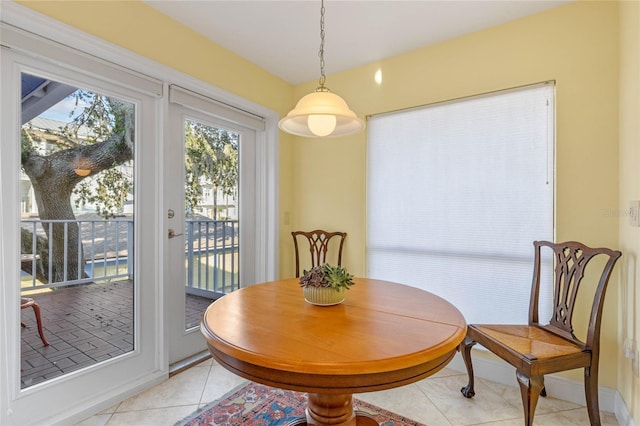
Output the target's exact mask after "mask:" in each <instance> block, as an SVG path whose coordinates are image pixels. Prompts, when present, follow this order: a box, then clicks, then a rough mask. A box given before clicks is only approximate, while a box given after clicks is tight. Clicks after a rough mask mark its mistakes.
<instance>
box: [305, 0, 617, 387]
mask: <svg viewBox="0 0 640 426" xmlns="http://www.w3.org/2000/svg"><path fill="white" fill-rule="evenodd" d="M327 54H328V55H330V54H331V52H330V50H329V51H328V52H327ZM378 67H379V68H380V69H381V70H382V74H383V83H382V85H381V86H377V85H376V84H375V83H374V80H373V75H374V72H375V71H376V69H378ZM552 79H553V80H556V84H557V85H556V89H557V90H556V93H557V96H556V107H557V112H556V115H557V142H556V145H557V181H556V185H557V194H556V207H557V216H556V225H557V231H556V235H557V240H559V241H563V240H574V239H575V240H579V241H582V242H584V243H585V244H588V245H593V246H601V245H602V246H607V247H612V248H617V247H618V223H619V218H618V216H616V215H612V214H611V213H610V212H615V211H617V210H618V205H619V204H618V144H617V139H618V5H617V3H615V2H577V3H572V4H569V5H566V6H563V7H560V8H557V9H553V10H550V11H548V12H544V13H541V14H538V15H534V16H531V17H527V18H524V19H520V20H517V21H513V22H511V23H507V24H504V25H500V26H496V27H493V28H490V29H487V30H484V31H480V32H477V33H474V34H470V35H467V36H464V37H460V38H457V39H454V40H450V41H446V42H443V43H440V44H437V45H433V46H428V47H425V48H422V49H419V50H416V51H413V52H410V53H407V54H404V55H400V56H397V57H393V58H389V59H385V60H382V61H381V62H380V63H377V64H370V65H367V66H364V67H360V68H357V69H353V70H349V71H346V72H342V73H339V74H334V75H330V76H329V77H328V78H327V86H328V87H329V88H330V89H331V90H333V91H334V92H336V93H338V94H340V95H341V96H343V97H344V98H345V99H346V100H347V102H348V103H349V106H350V107H351V108H352V109H353V110H354V111H356V112H357V113H358V114H359V115H360V116H366V115H370V114H376V113H380V112H385V111H390V110H394V109H399V108H405V107H410V106H415V105H421V104H428V103H432V102H436V101H442V100H447V99H453V98H458V97H462V96H468V95H474V94H478V93H483V92H489V91H494V90H500V89H506V88H510V87H514V86H520V85H525V84H530V83H536V82H541V81H545V80H552ZM314 85H315V82H310V83H309V84H306V85H301V86H299V87H297V88H296V97H298V96H301V95H303V94H304V93H306V92H308V91H310V90H312V89H313V86H314ZM293 149H294V154H293V156H294V166H293V167H294V170H293V175H294V176H296V179H295V182H294V188H293V191H294V195H293V198H294V200H295V203H294V205H293V208H294V214H293V222H294V225H295V226H296V227H298V228H301V229H310V228H315V227H326V228H328V229H334V230H335V229H340V230H344V231H346V232H347V233H348V237H347V242H346V244H345V249H346V255H345V260H344V264H345V265H346V266H347V267H348V268H349V269H350V270H353V272H354V273H355V274H356V275H359V274H363V273H364V271H365V264H364V256H365V213H366V212H365V192H366V187H365V166H366V164H365V162H366V133H362V134H360V135H356V136H353V137H350V138H345V139H340V140H326V141H315V140H304V139H299V140H297V141H296V142H295V143H294V145H293ZM617 281H618V280H617V279H614V280H612V285H611V286H610V288H609V292H608V295H607V296H608V297H607V300H606V306H605V318H604V321H603V330H602V347H603V350H602V362H601V364H600V365H601V373H600V383H601V384H602V385H605V386H609V387H616V376H617V371H616V358H617V350H616V348H617V340H616V339H617V315H616V312H617V306H616V304H617V299H618V288H617V287H618V282H617ZM569 376H570V377H572V378H575V379H578V380H581V373H580V372H578V371H576V372H575V374H569Z"/></svg>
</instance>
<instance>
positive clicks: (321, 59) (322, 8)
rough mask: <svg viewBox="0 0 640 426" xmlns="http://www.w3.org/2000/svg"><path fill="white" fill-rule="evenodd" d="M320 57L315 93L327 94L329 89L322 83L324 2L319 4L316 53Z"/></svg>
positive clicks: (323, 79) (323, 76)
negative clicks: (318, 43) (318, 29)
mask: <svg viewBox="0 0 640 426" xmlns="http://www.w3.org/2000/svg"><path fill="white" fill-rule="evenodd" d="M318 56H319V57H320V80H319V82H318V83H319V84H320V85H319V86H318V88H317V89H316V92H328V91H329V89H328V88H326V87H324V81H325V79H326V77H325V75H324V0H321V2H320V50H319V51H318Z"/></svg>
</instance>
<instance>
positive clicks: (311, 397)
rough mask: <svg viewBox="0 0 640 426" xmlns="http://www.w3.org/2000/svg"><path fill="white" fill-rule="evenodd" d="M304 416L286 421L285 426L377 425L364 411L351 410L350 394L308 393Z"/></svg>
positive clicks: (351, 399) (351, 400)
mask: <svg viewBox="0 0 640 426" xmlns="http://www.w3.org/2000/svg"><path fill="white" fill-rule="evenodd" d="M307 396H308V405H307V409H306V414H307V416H306V418H300V419H297V420H293V421H291V422H289V423H287V426H306V425H308V426H378V422H376V421H375V419H373V418H372V417H370V416H368V415H366V414H365V413H361V412H355V411H353V397H352V396H351V394H337V395H333V394H321V393H309V394H307Z"/></svg>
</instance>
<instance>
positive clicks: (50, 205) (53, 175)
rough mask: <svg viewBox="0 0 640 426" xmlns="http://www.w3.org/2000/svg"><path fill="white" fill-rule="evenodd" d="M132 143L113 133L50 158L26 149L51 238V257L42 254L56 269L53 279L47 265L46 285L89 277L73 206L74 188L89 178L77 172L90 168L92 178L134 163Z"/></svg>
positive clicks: (27, 163)
mask: <svg viewBox="0 0 640 426" xmlns="http://www.w3.org/2000/svg"><path fill="white" fill-rule="evenodd" d="M123 133H124V132H123ZM130 140H131V138H130V137H129V138H125V136H124V135H123V134H112V135H111V137H110V138H109V139H107V140H106V141H104V142H99V143H95V144H92V145H77V146H74V147H72V148H68V149H65V150H62V151H57V152H55V153H53V154H50V155H48V156H41V155H39V154H37V153H35V152H33V151H29V150H23V152H22V166H23V168H24V171H25V173H26V174H27V176H29V179H30V180H31V184H32V185H33V190H34V194H35V198H36V203H37V205H38V214H39V216H40V219H41V220H42V225H43V227H44V232H45V233H46V235H47V237H48V239H49V244H47V245H45V246H44V247H43V250H46V251H47V253H46V254H47V255H46V256H45V253H38V254H39V255H40V258H41V259H44V258H45V257H46V258H48V259H50V262H51V266H52V276H50V277H49V276H48V267H49V265H48V264H47V265H43V267H44V271H43V278H45V280H46V279H47V278H48V280H46V281H44V282H45V283H47V282H48V283H57V282H63V281H68V280H77V279H80V278H86V277H87V275H86V273H85V272H84V265H85V260H84V256H83V253H82V239H81V236H80V230H79V227H78V223H77V222H76V221H75V219H76V218H75V215H74V213H73V209H72V206H71V193H72V192H73V189H74V187H75V186H76V185H77V184H78V183H79V182H81V181H82V180H83V179H85V178H86V177H87V176H80V175H78V174H77V172H76V171H75V169H78V168H82V169H89V170H90V174H89V176H91V175H94V174H96V173H99V172H101V171H102V170H106V169H109V168H112V167H115V166H117V165H119V164H122V163H124V162H125V161H128V160H130V159H131V158H132V156H133V154H132V152H133V151H132V149H131V144H130V142H129V141H130ZM49 246H50V247H51V251H50V252H49ZM65 259H66V262H65ZM41 281H42V280H41Z"/></svg>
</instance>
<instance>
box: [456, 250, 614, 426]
mask: <svg viewBox="0 0 640 426" xmlns="http://www.w3.org/2000/svg"><path fill="white" fill-rule="evenodd" d="M533 245H534V249H535V254H534V256H535V257H534V267H533V282H532V287H531V299H530V304H529V324H528V325H481V324H470V325H468V326H467V336H466V338H465V340H464V341H463V342H462V343H461V344H460V352H461V353H462V357H463V359H464V362H465V365H466V367H467V373H468V375H469V384H468V385H467V386H465V387H463V388H462V389H461V392H462V394H463V395H464V396H465V397H467V398H471V397H473V396H474V395H475V391H474V388H473V385H474V381H473V366H472V363H471V348H472V347H473V345H475V344H476V343H479V344H480V345H482V346H484V347H485V348H486V349H488V350H489V351H491V352H493V353H494V354H496V355H497V356H499V357H500V358H502V359H503V360H504V361H506V362H508V363H509V364H511V365H512V366H514V367H515V368H516V378H517V381H518V384H519V385H520V395H521V398H522V404H523V407H524V421H525V425H532V424H533V416H534V412H535V409H536V404H537V402H538V396H539V395H541V394H542V395H543V396H546V392H545V389H544V375H545V374H550V373H556V372H559V371H565V370H571V369H574V368H584V389H585V394H586V400H587V410H588V413H589V420H590V422H591V424H592V425H600V412H599V405H598V358H599V354H600V321H601V318H602V308H603V305H604V297H605V292H606V290H607V284H608V282H609V277H610V275H611V271H612V270H613V267H614V265H615V263H616V262H617V260H618V259H619V258H620V256H621V255H622V253H621V252H619V251H613V250H610V249H607V248H590V247H587V246H585V245H583V244H581V243H578V242H575V241H571V242H565V243H557V244H554V243H550V242H548V241H536V242H534V243H533ZM543 248H545V251H546V252H548V251H549V250H548V249H550V250H551V252H552V255H553V264H552V265H553V274H552V273H551V271H549V276H551V275H553V312H552V317H551V320H550V321H549V322H548V323H545V324H541V323H540V322H539V320H538V315H539V314H538V305H539V303H544V301H542V302H541V301H540V287H541V285H540V280H541V276H543V277H544V276H545V275H541V269H544V271H545V272H546V268H542V266H543V263H545V262H543V260H542V256H543V255H544V252H543V254H541V249H543ZM600 255H602V256H600ZM598 256H599V257H601V258H603V259H604V260H606V263H605V264H604V267H603V269H602V272H601V273H600V275H599V281H598V283H597V287H595V290H594V292H593V293H594V296H593V303H592V305H591V312H590V316H589V323H588V328H587V333H586V339H585V342H582V341H581V340H579V339H578V338H577V337H576V336H575V335H574V327H573V314H574V307H575V304H576V300H577V295H578V291H579V290H582V289H584V290H586V289H587V288H588V284H589V283H588V282H587V281H588V280H585V283H584V284H583V286H582V288H581V286H580V285H581V281H582V279H583V278H584V276H585V268H586V266H587V264H588V263H589V262H590V261H591V260H592V259H594V258H596V257H598ZM547 263H548V262H547ZM592 287H593V286H592ZM588 300H590V299H588Z"/></svg>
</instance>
